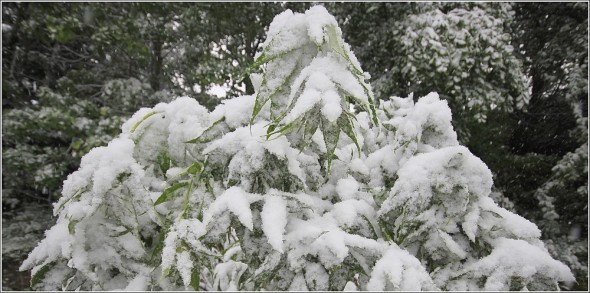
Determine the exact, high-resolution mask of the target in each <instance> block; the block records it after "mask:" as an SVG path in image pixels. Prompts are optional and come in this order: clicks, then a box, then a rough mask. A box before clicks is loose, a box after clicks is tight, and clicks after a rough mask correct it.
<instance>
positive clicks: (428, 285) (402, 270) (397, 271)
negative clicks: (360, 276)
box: [367, 244, 437, 291]
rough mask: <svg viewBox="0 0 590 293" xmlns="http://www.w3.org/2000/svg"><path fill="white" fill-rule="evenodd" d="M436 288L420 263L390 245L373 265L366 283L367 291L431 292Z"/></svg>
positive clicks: (405, 252)
mask: <svg viewBox="0 0 590 293" xmlns="http://www.w3.org/2000/svg"><path fill="white" fill-rule="evenodd" d="M436 289H437V288H436V286H435V285H434V282H433V281H432V279H430V276H429V275H428V272H427V271H426V270H425V269H424V267H423V266H422V264H421V263H420V261H419V260H418V259H417V258H416V257H414V256H413V255H411V254H410V253H408V252H407V251H406V250H403V249H400V248H399V247H398V246H397V245H395V244H393V245H391V246H390V247H389V248H388V249H387V251H385V253H384V254H383V257H382V258H381V259H379V260H378V261H377V263H375V266H374V267H373V271H372V272H371V279H370V280H369V282H368V283H367V290H368V291H394V290H395V291H398V290H399V291H428V290H429V291H432V290H436Z"/></svg>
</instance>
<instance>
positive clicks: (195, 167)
mask: <svg viewBox="0 0 590 293" xmlns="http://www.w3.org/2000/svg"><path fill="white" fill-rule="evenodd" d="M201 170H202V167H201V163H199V162H194V163H193V164H192V165H190V167H188V169H186V172H187V173H188V174H192V175H196V174H197V173H199V172H201Z"/></svg>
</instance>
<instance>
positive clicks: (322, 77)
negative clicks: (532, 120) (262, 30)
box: [21, 6, 573, 291]
mask: <svg viewBox="0 0 590 293" xmlns="http://www.w3.org/2000/svg"><path fill="white" fill-rule="evenodd" d="M267 35H268V37H267V39H266V40H265V42H264V43H263V44H262V50H261V53H260V54H259V55H258V56H257V58H256V63H255V64H256V65H257V66H260V70H261V72H259V73H258V75H255V74H254V75H252V81H253V85H254V89H255V92H254V94H252V95H245V96H240V97H236V98H233V99H229V100H226V101H224V102H223V103H222V104H221V105H219V106H217V107H216V108H215V110H213V111H212V112H209V111H208V110H207V109H206V108H205V107H203V106H201V105H199V103H198V102H196V101H195V100H194V99H191V98H188V97H182V98H178V99H176V100H174V101H172V102H170V103H159V104H157V105H156V106H155V107H153V108H142V109H140V110H139V111H138V112H136V113H135V114H134V115H133V116H132V118H131V119H129V120H128V121H127V122H125V123H124V124H123V127H122V133H121V134H120V135H119V136H118V137H117V138H115V139H113V140H111V141H110V142H109V144H108V146H106V147H98V148H94V149H92V150H91V151H90V152H89V153H88V154H86V155H85V156H84V157H83V158H82V161H81V165H80V168H79V169H78V170H77V171H75V172H74V173H72V174H70V175H69V176H68V179H67V180H66V181H65V182H64V188H63V192H62V197H61V198H60V199H59V201H58V202H57V203H56V205H55V208H54V213H55V215H56V216H57V217H58V220H57V223H56V225H55V226H53V227H52V228H51V229H50V230H48V231H47V233H46V238H45V239H44V240H43V241H41V243H40V244H39V246H37V248H35V249H34V250H33V252H32V253H31V254H30V255H29V257H28V259H27V260H26V261H25V262H24V263H23V265H22V267H21V269H23V270H29V269H30V270H32V276H33V277H32V283H33V284H32V285H33V287H34V288H38V289H44V290H55V289H66V290H74V289H81V290H122V289H126V290H136V291H141V290H161V289H163V290H182V289H186V290H199V289H205V290H239V289H240V290H262V289H264V290H342V289H360V290H436V289H442V290H483V289H485V290H507V289H514V290H521V289H523V290H526V289H532V290H553V289H558V287H557V282H558V281H572V280H573V275H572V274H571V272H570V271H569V269H568V268H567V267H566V266H565V265H564V264H562V263H561V262H559V261H556V260H554V259H553V258H551V256H550V255H549V252H548V251H547V250H546V249H545V248H544V245H543V243H542V242H541V240H540V236H541V232H540V230H538V228H537V227H536V226H535V225H534V224H533V223H531V222H529V221H528V220H526V219H524V218H522V217H520V216H518V215H516V214H513V213H511V212H509V211H508V210H506V209H503V208H500V207H499V206H497V205H496V204H495V203H494V201H493V200H492V199H491V198H490V197H489V196H490V194H491V188H492V173H491V172H490V170H489V169H488V168H487V166H486V165H485V164H484V163H483V162H482V161H481V160H480V159H478V158H477V157H475V156H474V155H473V154H471V152H470V151H469V150H468V149H467V148H465V147H463V146H460V145H459V142H458V140H457V135H456V133H455V132H454V130H453V127H452V124H451V110H450V108H449V106H448V104H447V102H446V101H444V100H440V99H439V96H438V95H437V94H436V93H430V94H428V95H426V96H424V97H422V98H420V99H418V100H417V101H416V102H415V101H414V99H413V97H412V96H411V95H410V97H408V98H399V97H392V98H391V99H389V100H387V101H384V102H382V103H380V104H378V105H376V103H375V101H374V100H373V93H372V90H371V87H370V85H369V84H368V82H367V81H366V80H367V78H368V75H367V74H365V72H363V70H362V69H361V66H360V64H359V62H358V61H357V60H356V57H355V56H354V54H353V53H352V51H351V50H350V47H349V46H348V45H347V44H346V43H345V42H344V41H343V39H342V33H341V31H340V28H339V27H338V24H337V22H336V19H335V18H334V17H333V16H331V15H330V14H328V13H327V11H326V10H325V9H324V8H323V7H321V6H314V7H312V8H311V9H309V10H307V11H306V12H305V14H300V13H293V12H291V11H290V10H287V11H285V12H283V13H281V14H279V15H278V16H276V17H275V18H274V20H273V22H272V23H271V25H270V27H269V29H268V32H267ZM351 109H354V110H355V112H352V111H351ZM342 133H343V134H344V135H341V134H342Z"/></svg>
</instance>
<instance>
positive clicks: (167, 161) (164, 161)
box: [156, 152, 172, 175]
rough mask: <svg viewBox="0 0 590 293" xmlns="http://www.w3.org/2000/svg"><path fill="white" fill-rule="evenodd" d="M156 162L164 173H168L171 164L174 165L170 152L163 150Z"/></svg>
mask: <svg viewBox="0 0 590 293" xmlns="http://www.w3.org/2000/svg"><path fill="white" fill-rule="evenodd" d="M156 163H157V164H158V166H159V167H160V171H162V174H164V175H166V172H167V171H168V169H170V166H171V165H172V159H171V158H170V156H169V155H168V153H166V152H161V153H160V154H159V155H158V157H157V158H156Z"/></svg>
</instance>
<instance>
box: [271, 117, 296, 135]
mask: <svg viewBox="0 0 590 293" xmlns="http://www.w3.org/2000/svg"><path fill="white" fill-rule="evenodd" d="M296 121H297V120H296ZM295 124H296V123H295V121H293V122H291V123H289V124H287V125H285V126H283V127H281V128H280V129H279V130H276V131H274V132H269V131H270V127H269V129H268V130H267V132H266V139H267V140H268V139H269V138H270V137H271V136H273V135H275V134H279V136H278V137H281V136H283V135H285V134H287V133H288V132H289V131H290V130H291V128H293V126H295ZM271 126H272V129H273V130H274V129H275V125H271Z"/></svg>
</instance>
